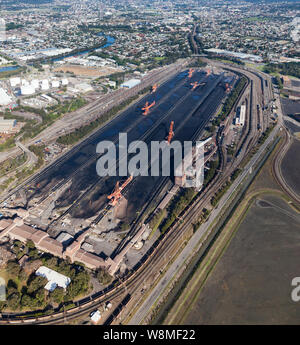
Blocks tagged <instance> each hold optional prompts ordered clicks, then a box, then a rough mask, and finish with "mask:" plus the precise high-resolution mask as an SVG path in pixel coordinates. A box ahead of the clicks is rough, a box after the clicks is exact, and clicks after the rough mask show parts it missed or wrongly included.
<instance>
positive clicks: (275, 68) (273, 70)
mask: <svg viewBox="0 0 300 345" xmlns="http://www.w3.org/2000/svg"><path fill="white" fill-rule="evenodd" d="M264 72H266V73H269V74H277V73H280V74H283V75H291V76H294V77H297V78H300V62H283V63H278V64H274V63H268V64H266V65H265V66H264Z"/></svg>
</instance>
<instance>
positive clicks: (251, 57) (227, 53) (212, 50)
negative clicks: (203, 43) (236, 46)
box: [205, 48, 263, 62]
mask: <svg viewBox="0 0 300 345" xmlns="http://www.w3.org/2000/svg"><path fill="white" fill-rule="evenodd" d="M205 50H206V51H207V52H209V53H214V54H217V55H224V56H231V57H234V58H237V59H241V60H251V61H254V62H262V61H263V59H262V57H260V56H258V55H253V54H246V53H238V52H233V51H229V50H224V49H217V48H210V49H205Z"/></svg>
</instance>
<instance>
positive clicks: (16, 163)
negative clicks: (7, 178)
mask: <svg viewBox="0 0 300 345" xmlns="http://www.w3.org/2000/svg"><path fill="white" fill-rule="evenodd" d="M25 162H26V154H25V153H23V154H21V155H19V156H17V157H16V158H9V159H7V160H6V161H4V162H2V163H1V166H0V176H2V175H6V174H8V173H10V172H11V171H14V170H16V169H17V168H18V167H20V166H21V165H22V164H24V163H25Z"/></svg>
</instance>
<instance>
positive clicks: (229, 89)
mask: <svg viewBox="0 0 300 345" xmlns="http://www.w3.org/2000/svg"><path fill="white" fill-rule="evenodd" d="M225 89H226V92H227V93H229V92H230V91H231V86H230V85H229V84H228V83H226V84H225Z"/></svg>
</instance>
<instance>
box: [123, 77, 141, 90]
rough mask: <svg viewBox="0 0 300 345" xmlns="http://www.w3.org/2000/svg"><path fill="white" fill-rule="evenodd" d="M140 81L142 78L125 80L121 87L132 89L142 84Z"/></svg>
mask: <svg viewBox="0 0 300 345" xmlns="http://www.w3.org/2000/svg"><path fill="white" fill-rule="evenodd" d="M140 82H141V80H140V79H130V80H127V81H125V83H123V84H121V87H125V88H127V89H131V88H132V87H134V86H136V85H138V84H140Z"/></svg>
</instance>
